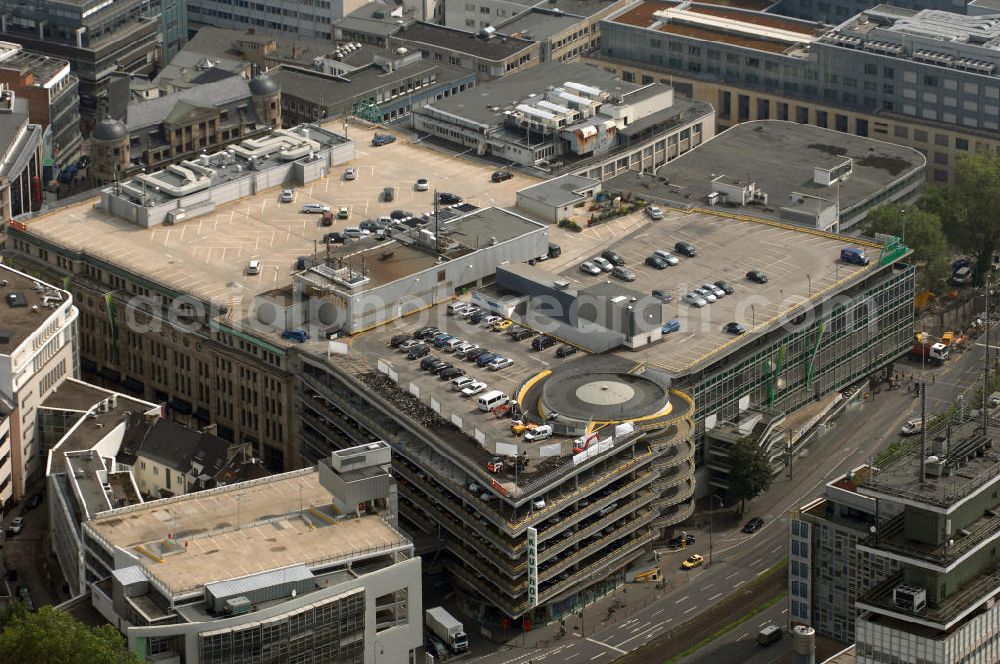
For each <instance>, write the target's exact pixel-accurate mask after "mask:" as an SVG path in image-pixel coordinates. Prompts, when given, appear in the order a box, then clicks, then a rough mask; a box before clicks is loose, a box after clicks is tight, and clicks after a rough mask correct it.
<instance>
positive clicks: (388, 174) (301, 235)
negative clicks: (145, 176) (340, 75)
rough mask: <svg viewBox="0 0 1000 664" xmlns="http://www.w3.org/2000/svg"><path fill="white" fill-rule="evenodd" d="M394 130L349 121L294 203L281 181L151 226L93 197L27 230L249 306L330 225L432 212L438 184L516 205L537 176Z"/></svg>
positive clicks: (175, 286) (479, 202)
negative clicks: (494, 176) (333, 155)
mask: <svg viewBox="0 0 1000 664" xmlns="http://www.w3.org/2000/svg"><path fill="white" fill-rule="evenodd" d="M338 126H339V121H338ZM394 133H395V135H396V137H397V140H396V142H395V143H392V144H390V145H385V146H382V147H372V146H371V145H370V144H369V143H370V139H371V131H370V130H368V129H362V128H360V127H359V126H357V125H350V124H349V125H348V135H349V136H350V137H351V138H352V139H355V140H357V141H358V146H357V153H356V154H357V156H356V158H355V159H354V160H353V161H352V162H350V163H349V164H344V165H343V167H342V168H335V169H334V170H333V171H332V172H331V173H330V174H329V175H328V176H327V177H325V178H321V179H319V180H316V181H314V182H312V183H310V184H308V185H306V186H305V187H301V188H297V189H295V190H294V201H293V202H292V203H281V202H280V195H281V187H275V188H273V189H269V190H267V191H265V192H262V193H260V194H257V195H255V196H249V197H246V198H242V199H240V200H238V201H235V202H233V203H228V204H225V205H222V206H220V207H219V208H217V209H216V210H215V211H214V212H213V213H211V214H207V215H205V216H202V217H198V218H195V219H191V220H189V221H183V222H180V223H177V224H174V225H172V226H166V227H158V228H152V229H147V228H141V227H138V226H136V225H135V224H132V223H130V222H127V221H125V220H123V219H118V218H115V217H113V216H111V215H108V214H106V213H104V212H102V211H101V210H98V209H95V208H94V204H95V203H96V202H97V199H92V200H87V201H84V202H81V203H77V204H75V205H69V206H66V207H63V208H59V209H57V210H53V211H52V212H49V213H47V214H41V215H39V216H37V217H35V218H33V219H31V220H29V221H28V222H27V225H28V230H27V233H29V234H31V235H35V236H38V237H40V238H42V239H45V240H48V241H49V242H51V243H53V244H55V245H57V246H62V247H66V248H68V249H70V250H73V251H80V252H85V253H87V254H89V255H91V256H95V257H97V258H99V259H103V260H106V261H108V262H109V263H113V264H115V265H119V266H121V267H122V269H124V270H128V271H130V272H133V273H137V274H141V275H143V276H144V277H145V278H147V279H149V280H151V281H154V282H156V283H158V284H161V285H162V286H163V287H165V288H168V289H171V290H174V291H177V292H182V293H189V294H191V295H193V296H195V297H197V298H200V299H203V300H205V301H211V302H214V303H216V304H219V305H225V306H229V307H233V306H237V305H240V306H242V307H243V308H244V309H245V310H247V311H249V308H250V307H251V305H252V302H253V299H254V296H255V295H257V294H259V293H262V292H265V291H268V290H272V289H274V288H276V287H279V286H284V285H287V284H288V283H290V282H291V273H292V272H293V271H294V268H295V262H296V259H297V258H298V257H299V256H303V255H312V254H313V253H314V251H315V250H316V248H317V247H322V246H323V242H322V240H323V236H324V235H325V234H326V233H327V232H331V231H343V230H344V228H345V227H348V226H357V225H358V224H359V223H360V222H361V221H363V220H364V219H367V218H375V217H378V216H381V215H388V214H389V213H390V212H391V211H393V210H396V209H403V210H407V211H410V212H413V213H414V214H417V215H419V214H422V213H424V212H428V211H431V210H432V209H433V195H434V193H433V192H434V190H435V189H437V190H438V191H448V192H451V193H455V194H458V195H459V196H462V197H463V198H465V200H466V201H468V202H470V203H472V204H473V205H476V206H478V207H489V206H498V207H506V206H511V205H513V204H514V200H515V191H516V190H517V189H519V188H521V187H524V186H526V185H528V184H532V183H534V182H536V180H535V179H533V178H530V177H527V176H520V175H519V176H518V177H516V178H514V179H512V180H508V181H506V182H500V183H494V182H490V173H491V172H492V169H491V168H490V167H489V166H487V165H483V164H478V163H474V162H470V161H466V160H464V159H460V158H456V157H454V156H452V155H447V154H442V153H440V152H437V151H434V150H431V149H427V148H424V147H423V146H420V145H419V144H412V143H411V142H410V140H411V139H412V138H413V137H412V136H411V135H408V134H405V133H403V132H400V131H396V130H394ZM347 167H353V168H355V169H356V170H357V179H356V180H345V179H344V170H345V169H346V168H347ZM418 178H427V179H428V180H429V190H428V191H424V192H420V191H416V189H415V183H416V180H417V179H418ZM384 187H393V188H394V189H395V200H393V201H392V202H386V201H384V200H383V197H382V195H381V194H382V190H383V188H384ZM305 203H319V204H321V205H327V206H329V207H330V208H331V209H332V210H333V211H334V212H335V213H336V211H337V210H338V209H339V208H340V207H346V208H348V212H349V216H348V218H347V219H346V220H343V219H335V220H334V222H333V225H332V226H323V225H322V224H321V216H322V215H320V214H304V213H302V211H301V210H302V206H303V204H305ZM255 259H256V260H260V261H261V263H262V267H261V271H260V274H256V275H247V274H246V267H247V263H248V262H249V261H250V260H255Z"/></svg>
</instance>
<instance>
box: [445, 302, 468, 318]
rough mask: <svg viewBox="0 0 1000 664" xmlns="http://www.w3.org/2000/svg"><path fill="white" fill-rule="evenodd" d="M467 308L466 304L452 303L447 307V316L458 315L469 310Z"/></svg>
mask: <svg viewBox="0 0 1000 664" xmlns="http://www.w3.org/2000/svg"><path fill="white" fill-rule="evenodd" d="M469 306H470V305H469V303H468V302H452V303H451V304H449V305H448V315H449V316H454V315H456V314H458V313H461V312H463V311H465V310H466V309H468V308H469Z"/></svg>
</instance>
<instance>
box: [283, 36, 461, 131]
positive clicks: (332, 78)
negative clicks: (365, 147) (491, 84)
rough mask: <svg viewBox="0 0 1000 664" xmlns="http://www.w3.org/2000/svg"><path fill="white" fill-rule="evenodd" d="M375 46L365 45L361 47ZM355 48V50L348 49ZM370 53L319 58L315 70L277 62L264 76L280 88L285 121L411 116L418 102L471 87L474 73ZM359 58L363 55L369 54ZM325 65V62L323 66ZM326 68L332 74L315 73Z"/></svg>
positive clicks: (409, 55) (405, 55)
mask: <svg viewBox="0 0 1000 664" xmlns="http://www.w3.org/2000/svg"><path fill="white" fill-rule="evenodd" d="M369 49H371V50H374V49H372V47H365V48H364V49H359V50H362V51H363V50H369ZM352 50H354V49H352ZM379 50H380V51H381V54H374V53H373V54H371V58H372V62H371V64H362V63H361V62H357V61H353V60H352V57H353V56H354V55H355V54H354V53H348V54H346V55H344V56H343V57H341V58H339V59H338V58H336V57H334V58H320V59H319V60H320V62H319V63H317V65H316V66H315V67H314V68H304V67H291V66H287V65H280V66H278V67H275V68H273V69H271V70H270V71H269V72H268V76H269V77H270V78H271V79H272V80H274V81H275V83H277V84H278V85H279V86H281V107H282V109H281V112H282V116H283V117H284V120H285V123H286V124H298V123H305V122H316V121H317V120H322V119H324V118H335V117H338V116H357V117H360V118H363V119H365V120H368V121H369V122H374V123H383V122H384V123H389V122H395V121H398V120H402V119H404V118H409V117H410V114H411V112H412V110H413V109H414V108H417V107H418V106H420V105H422V104H426V103H429V102H433V101H435V100H439V99H443V98H444V97H446V96H449V95H452V94H458V93H460V92H464V91H465V90H467V89H469V88H472V87H473V86H475V84H476V75H475V74H474V73H472V72H470V71H467V70H465V69H462V68H460V67H456V66H454V65H446V64H444V63H441V62H434V61H433V60H429V59H427V58H423V57H421V55H420V53H416V52H413V51H407V50H406V49H405V48H400V49H398V50H402V51H403V52H402V53H399V52H397V51H384V49H379ZM358 57H361V58H365V59H367V57H368V56H365V55H359V56H358ZM324 63H325V64H324ZM318 67H324V68H326V69H327V70H328V71H329V72H330V73H324V72H322V71H317V70H316V69H317V68H318Z"/></svg>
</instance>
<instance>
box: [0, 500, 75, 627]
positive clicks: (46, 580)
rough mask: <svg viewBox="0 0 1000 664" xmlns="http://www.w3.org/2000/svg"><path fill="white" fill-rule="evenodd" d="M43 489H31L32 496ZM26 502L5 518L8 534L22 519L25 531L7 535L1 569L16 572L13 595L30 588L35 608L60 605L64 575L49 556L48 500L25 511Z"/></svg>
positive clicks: (11, 583) (12, 584)
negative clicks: (22, 588)
mask: <svg viewBox="0 0 1000 664" xmlns="http://www.w3.org/2000/svg"><path fill="white" fill-rule="evenodd" d="M40 489H41V487H40V486H38V485H37V484H36V485H35V486H30V487H29V494H28V495H29V496H30V495H33V494H35V493H37V492H38V491H39V490H40ZM26 502H27V498H25V500H22V501H21V504H20V505H18V506H16V507H14V508H13V509H12V510H10V512H9V513H8V514H5V515H4V518H3V528H4V530H5V531H6V529H7V527H8V526H9V525H10V522H11V521H13V519H14V517H16V516H23V517H24V521H25V526H24V530H23V531H22V532H21V533H20V534H18V535H10V534H7V535H5V539H4V540H3V549H2V550H0V567H2V568H3V569H7V570H15V571H16V572H17V580H16V581H12V582H10V588H11V592H12V593H13V594H14V595H15V596H16V594H17V588H18V587H19V586H27V587H28V589H29V591H30V592H31V600H32V602H33V603H34V605H35V607H36V608H37V607H39V606H43V605H45V604H58V603H59V602H61V601H62V600H63V599H65V597H64V596H62V593H60V592H59V591H58V590H57V588H60V587H61V586H62V585H63V578H62V571H61V570H60V569H59V566H58V564H57V563H56V560H55V558H54V557H53V556H52V555H51V554H50V553H49V552H50V546H49V542H48V536H49V533H48V528H49V519H48V500H47V499H46V500H45V501H44V502H42V504H41V505H40V506H39V507H38V508H36V509H33V510H29V509H26V505H25V503H26Z"/></svg>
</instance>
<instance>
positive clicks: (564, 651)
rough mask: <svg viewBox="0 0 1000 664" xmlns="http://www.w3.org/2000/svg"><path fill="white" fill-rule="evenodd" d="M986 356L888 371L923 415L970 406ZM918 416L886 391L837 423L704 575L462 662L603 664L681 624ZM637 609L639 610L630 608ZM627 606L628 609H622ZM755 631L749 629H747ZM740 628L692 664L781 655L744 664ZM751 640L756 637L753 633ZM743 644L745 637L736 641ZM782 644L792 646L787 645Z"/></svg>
mask: <svg viewBox="0 0 1000 664" xmlns="http://www.w3.org/2000/svg"><path fill="white" fill-rule="evenodd" d="M991 339H997V340H998V341H1000V325H998V324H994V326H993V328H992V331H991ZM985 350H986V348H985V344H983V343H982V338H980V340H979V341H978V343H977V342H973V343H972V344H971V345H970V346H969V349H968V350H966V351H965V352H963V353H961V354H957V355H954V356H952V357H951V358H950V359H949V360H948V362H946V363H945V365H944V366H942V367H935V368H931V367H926V368H922V367H921V365H920V364H919V363H915V362H913V361H911V360H901V361H900V362H897V363H896V366H895V370H896V371H903V372H906V373H907V374H911V373H912V374H916V375H917V376H921V375H923V376H924V377H925V378H926V381H927V383H928V390H927V393H928V410H929V411H940V410H942V409H943V408H944V407H945V406H946V404H948V403H950V402H953V401H954V400H955V399H956V398H957V397H958V396H959V395H960V394H963V393H965V394H966V395H967V396H969V397H971V396H972V394H973V393H974V392H975V389H976V387H977V385H976V384H975V383H976V382H977V381H979V382H981V381H982V368H983V358H984V353H985ZM996 350H997V347H996V345H993V352H996ZM932 377H933V378H932ZM970 407H972V406H970ZM919 412H920V400H919V399H918V398H915V397H914V396H913V394H910V393H907V392H906V391H905V389H903V390H893V391H888V390H887V389H886V387H885V386H883V388H882V391H880V392H876V393H875V394H873V395H872V398H871V399H869V400H866V401H864V402H863V403H861V404H860V405H858V406H856V407H853V408H851V409H849V410H848V411H846V412H845V413H843V414H842V415H841V416H840V417H839V418H838V420H837V421H836V423H835V426H834V427H833V429H832V430H831V431H829V432H828V433H827V434H826V435H825V436H824V437H823V438H821V439H820V440H818V441H816V442H814V443H813V444H812V445H811V446H810V447H809V448H808V449H806V450H803V451H801V452H800V453H799V455H798V457H797V458H796V459H795V460H794V462H793V468H792V471H793V472H792V479H791V480H790V479H788V478H787V475H784V474H783V475H782V476H781V477H779V478H775V481H774V483H773V484H772V488H771V490H770V491H769V492H768V493H767V494H766V495H765V496H762V497H760V498H758V499H756V500H754V501H753V502H752V504H750V505H748V511H749V512H751V513H752V514H753V515H756V516H761V517H763V518H764V520H765V526H764V528H762V529H761V530H760V531H758V532H757V533H755V534H753V535H745V534H743V533H741V532H739V531H738V530H737V531H735V532H732V531H731V532H729V533H726V534H725V535H722V536H717V538H716V540H715V546H714V549H713V561H712V564H711V565H708V564H706V565H705V566H704V567H701V568H699V569H696V570H693V571H691V572H683V573H682V572H679V571H678V572H673V573H668V574H667V582H668V585H667V587H666V589H665V590H664V591H656V589H655V587H653V586H651V585H646V584H643V585H630V587H629V589H628V590H629V593H631V597H628V595H627V594H624V593H622V592H621V591H619V599H621V600H622V601H623V603H624V604H625V608H623V609H618V610H617V611H615V612H614V614H610V613H608V612H607V604H603V605H599V606H597V607H591V608H589V609H588V610H587V611H586V612H585V616H584V620H583V625H582V632H581V625H580V622H581V621H580V619H579V618H578V617H576V616H573V617H571V618H568V619H567V621H566V631H567V635H566V636H564V637H562V638H553V640H554V643H553V644H551V645H545V646H543V647H538V646H532V645H529V644H528V643H524V644H523V645H517V644H515V643H511V644H508V645H506V646H501V647H500V648H501V649H500V650H498V651H496V652H493V653H490V654H480V655H478V656H477V654H476V653H475V652H474V653H472V654H470V655H469V656H467V657H464V658H463V660H465V661H475V662H482V663H483V664H528V663H529V662H530V663H531V664H540V663H542V662H545V663H546V664H554V663H556V662H558V663H560V664H562V663H563V662H569V663H570V664H588V663H594V664H603V663H605V662H612V661H614V660H615V659H616V658H617V657H619V656H620V655H622V654H625V653H627V652H629V651H632V650H635V649H637V648H639V647H641V646H642V645H644V644H645V643H646V642H647V641H649V640H650V639H652V638H653V637H656V636H659V635H660V634H663V633H665V632H667V631H669V630H671V629H673V628H675V627H677V626H678V625H682V624H684V623H685V622H687V621H688V620H690V619H691V618H693V617H694V616H696V615H698V614H699V613H700V612H702V611H704V610H705V609H706V608H708V607H709V606H711V605H712V603H714V602H716V601H719V600H720V599H721V598H723V597H725V596H726V595H728V594H729V593H730V592H732V591H733V590H734V589H736V588H739V587H740V586H741V585H743V584H744V583H746V582H747V581H749V580H751V579H753V578H754V577H756V576H757V575H759V574H761V573H762V572H763V571H765V570H767V569H768V568H769V567H771V566H772V565H774V564H775V563H777V562H778V561H780V560H781V559H782V558H783V557H784V556H785V547H786V546H787V538H788V517H787V513H788V511H789V510H790V509H792V508H795V507H797V506H799V505H802V504H805V503H806V502H808V501H809V500H811V499H812V498H814V497H816V496H818V495H819V493H820V492H821V490H822V488H823V485H824V484H825V483H827V482H829V481H830V480H831V479H833V478H835V477H838V476H840V475H843V474H846V473H847V471H849V470H851V469H853V468H856V467H858V466H860V465H862V464H863V463H866V462H868V460H869V459H870V458H871V457H872V456H873V455H874V454H875V453H876V452H877V451H878V450H880V449H881V448H883V447H885V446H886V445H887V444H888V443H889V442H890V441H892V440H894V439H895V438H897V436H898V431H899V429H900V427H901V426H902V425H903V423H904V422H906V420H908V419H912V418H915V417H919ZM873 434H874V435H873ZM831 461H833V463H831ZM706 542H707V537H705V534H704V533H698V539H697V544H695V545H693V546H691V547H689V549H688V550H687V551H679V552H670V553H666V554H665V555H663V556H661V564H662V565H663V568H664V570H667V571H669V570H671V569H674V570H676V569H678V568H679V565H680V562H681V560H683V559H684V558H685V557H686V556H687V555H689V554H691V553H701V554H702V555H704V556H705V558H706V560H707V559H708V555H707V552H706V551H705V550H704V548H705V546H704V545H705V544H706ZM654 593H656V596H654V595H653V594H654ZM637 604H638V605H645V606H643V607H642V608H635V606H636V605H637ZM630 605H631V606H632V608H631V609H630V608H628V607H629V606H630ZM785 608H786V606H785V603H784V602H782V603H779V604H778V605H776V606H775V607H771V608H770V609H769V610H768V611H767V612H765V613H762V614H760V617H759V618H758V617H756V616H755V617H754V620H756V623H759V622H762V621H764V620H765V618H768V619H775V620H776V619H777V618H778V617H779V616H780V617H781V622H782V623H785V622H787V613H782V611H783V610H784V609H785ZM595 609H596V610H595ZM774 612H777V613H774ZM733 617H734V618H736V617H738V616H733ZM756 623H755V622H753V621H751V624H753V625H756ZM744 628H745V625H744V626H740V627H739V628H737V629H736V630H734V632H731V633H729V634H726V635H724V636H722V637H720V638H719V639H717V640H716V641H715V642H713V643H712V644H710V645H709V646H706V649H703V652H712V653H713V655H712V659H701V658H700V657H696V658H695V660H696V661H699V662H708V661H711V662H713V663H715V664H726V663H728V662H733V663H734V664H737V663H739V664H756V663H757V662H758V661H759V662H769V661H773V659H774V658H775V657H778V656H780V655H781V654H783V651H782V650H781V649H782V648H785V646H778V645H776V646H772V647H771V648H768V649H766V650H764V649H762V650H761V652H760V653H759V654H758V653H756V652H755V654H753V655H752V656H751V658H748V657H747V653H746V649H745V648H733V647H731V646H727V644H732V643H733V641H731V639H737V640H738V639H739V638H740V636H741V635H742V634H743V633H744V632H745V631H746V629H744ZM753 631H754V633H756V630H753ZM747 638H750V636H746V637H744V639H743V640H746V639H747ZM784 641H785V642H787V643H788V645H789V646H790V641H791V640H790V639H785V640H784ZM480 645H482V644H480ZM493 647H496V646H493ZM754 648H756V646H754ZM709 649H710V650H709ZM479 652H483V651H482V650H480V651H479ZM670 654H671V653H669V652H664V653H662V656H663V657H664V658H666V657H669V656H670ZM758 657H760V658H763V659H758ZM689 659H690V658H689ZM695 660H691V661H695Z"/></svg>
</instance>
